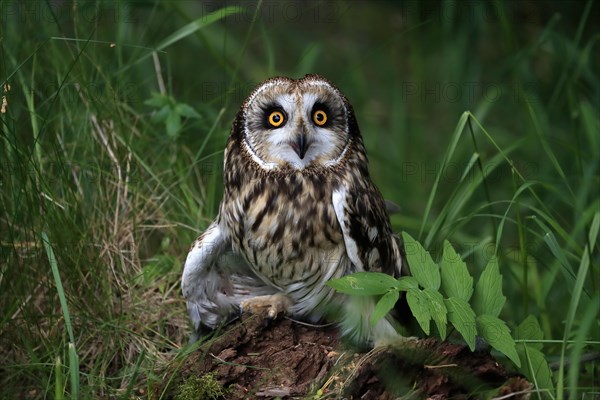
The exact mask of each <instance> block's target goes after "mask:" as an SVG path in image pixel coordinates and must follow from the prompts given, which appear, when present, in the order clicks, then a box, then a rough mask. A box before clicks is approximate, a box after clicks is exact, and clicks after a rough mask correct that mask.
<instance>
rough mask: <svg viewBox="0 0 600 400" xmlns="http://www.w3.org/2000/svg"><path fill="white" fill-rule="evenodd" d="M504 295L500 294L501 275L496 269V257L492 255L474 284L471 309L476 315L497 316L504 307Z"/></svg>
mask: <svg viewBox="0 0 600 400" xmlns="http://www.w3.org/2000/svg"><path fill="white" fill-rule="evenodd" d="M505 302H506V297H505V296H504V295H503V294H502V275H500V271H499V270H498V259H497V258H496V257H492V259H491V260H490V261H489V262H488V264H487V265H486V266H485V269H484V270H483V273H482V274H481V277H480V278H479V281H478V282H477V285H476V286H475V293H474V295H473V301H472V304H473V310H475V313H476V314H477V315H484V314H485V315H492V316H494V317H497V316H498V315H500V311H502V307H504V303H505Z"/></svg>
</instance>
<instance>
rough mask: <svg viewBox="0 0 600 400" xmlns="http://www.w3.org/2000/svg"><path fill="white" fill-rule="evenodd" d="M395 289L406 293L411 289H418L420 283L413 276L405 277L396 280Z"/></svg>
mask: <svg viewBox="0 0 600 400" xmlns="http://www.w3.org/2000/svg"><path fill="white" fill-rule="evenodd" d="M394 287H395V288H396V289H397V290H400V291H403V292H406V291H407V290H409V289H418V288H419V282H418V281H417V280H416V279H415V278H413V277H412V276H403V277H401V278H398V279H396V286H394Z"/></svg>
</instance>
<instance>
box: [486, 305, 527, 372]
mask: <svg viewBox="0 0 600 400" xmlns="http://www.w3.org/2000/svg"><path fill="white" fill-rule="evenodd" d="M476 323H477V331H478V332H480V333H481V336H483V338H484V339H485V341H486V342H488V343H489V344H490V346H492V347H493V348H494V349H496V350H498V351H499V352H500V353H502V354H504V355H505V356H506V357H508V358H509V359H510V360H511V361H512V362H513V363H515V365H516V366H517V367H521V361H520V360H519V355H518V354H517V347H516V344H515V341H514V340H513V338H512V336H510V329H508V326H506V324H505V323H504V321H502V320H501V319H499V318H498V317H496V316H494V315H487V314H486V315H479V316H478V317H477V319H476Z"/></svg>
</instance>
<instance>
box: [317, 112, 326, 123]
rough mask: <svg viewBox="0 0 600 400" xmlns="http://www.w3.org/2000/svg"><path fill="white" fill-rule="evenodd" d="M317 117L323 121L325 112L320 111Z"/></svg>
mask: <svg viewBox="0 0 600 400" xmlns="http://www.w3.org/2000/svg"><path fill="white" fill-rule="evenodd" d="M315 118H316V119H317V121H319V122H321V121H323V120H324V119H325V115H324V114H323V112H322V111H318V112H317V115H316V116H315Z"/></svg>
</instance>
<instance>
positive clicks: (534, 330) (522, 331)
mask: <svg viewBox="0 0 600 400" xmlns="http://www.w3.org/2000/svg"><path fill="white" fill-rule="evenodd" d="M513 337H514V338H515V340H517V341H518V340H542V339H544V332H542V328H541V327H540V324H539V323H538V321H537V319H536V318H535V317H534V316H533V315H529V316H528V317H527V318H525V319H524V320H523V322H521V323H520V324H519V326H517V328H516V329H515V331H514V333H513ZM526 344H527V346H529V347H531V348H534V349H537V350H542V347H543V345H542V343H533V342H527V343H526Z"/></svg>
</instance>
